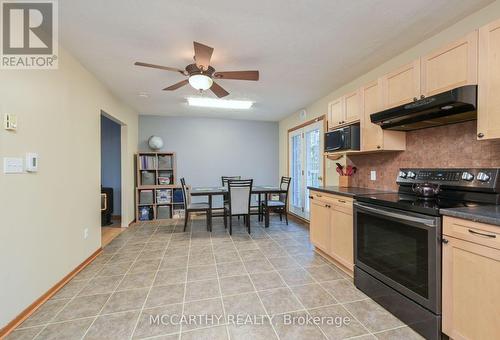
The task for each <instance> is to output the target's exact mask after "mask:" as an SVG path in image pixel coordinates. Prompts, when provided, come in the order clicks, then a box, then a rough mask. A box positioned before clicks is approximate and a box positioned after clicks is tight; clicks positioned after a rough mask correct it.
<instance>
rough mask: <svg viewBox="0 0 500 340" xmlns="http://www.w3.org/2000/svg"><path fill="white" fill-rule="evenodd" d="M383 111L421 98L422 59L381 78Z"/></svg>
mask: <svg viewBox="0 0 500 340" xmlns="http://www.w3.org/2000/svg"><path fill="white" fill-rule="evenodd" d="M379 81H380V86H381V93H382V109H383V110H385V109H390V108H392V107H396V106H399V105H403V104H407V103H410V102H412V101H413V100H414V98H419V97H420V59H418V60H415V61H414V62H412V63H410V64H407V65H405V66H403V67H400V68H399V69H397V70H395V71H392V72H390V73H388V74H386V75H385V76H383V77H381V78H380V80H379Z"/></svg>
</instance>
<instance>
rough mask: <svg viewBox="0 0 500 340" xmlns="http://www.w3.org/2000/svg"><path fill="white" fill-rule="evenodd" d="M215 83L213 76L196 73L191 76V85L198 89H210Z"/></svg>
mask: <svg viewBox="0 0 500 340" xmlns="http://www.w3.org/2000/svg"><path fill="white" fill-rule="evenodd" d="M213 83H214V81H213V80H212V78H210V77H209V76H206V75H204V74H194V75H192V76H191V77H189V85H191V86H192V87H194V88H195V89H197V90H202V91H205V90H208V89H209V88H210V87H212V84H213Z"/></svg>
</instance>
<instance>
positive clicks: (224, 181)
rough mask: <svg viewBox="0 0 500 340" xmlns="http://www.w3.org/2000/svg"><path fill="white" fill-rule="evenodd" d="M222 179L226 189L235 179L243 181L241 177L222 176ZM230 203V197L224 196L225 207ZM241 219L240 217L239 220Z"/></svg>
mask: <svg viewBox="0 0 500 340" xmlns="http://www.w3.org/2000/svg"><path fill="white" fill-rule="evenodd" d="M221 179H222V186H223V187H224V188H227V182H229V181H231V180H233V179H237V180H239V179H241V176H221ZM227 202H228V195H227V194H226V195H224V203H223V205H226V204H227ZM239 219H240V217H239V216H238V220H239Z"/></svg>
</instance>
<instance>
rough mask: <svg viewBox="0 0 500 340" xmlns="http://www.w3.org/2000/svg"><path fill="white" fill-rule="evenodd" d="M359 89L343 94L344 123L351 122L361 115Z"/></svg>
mask: <svg viewBox="0 0 500 340" xmlns="http://www.w3.org/2000/svg"><path fill="white" fill-rule="evenodd" d="M360 99H361V96H360V90H356V91H354V92H352V93H349V94H347V95H345V96H344V123H352V122H354V121H357V120H359V119H360V117H361V102H360Z"/></svg>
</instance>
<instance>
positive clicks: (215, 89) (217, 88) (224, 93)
mask: <svg viewBox="0 0 500 340" xmlns="http://www.w3.org/2000/svg"><path fill="white" fill-rule="evenodd" d="M210 90H211V91H212V92H213V93H215V95H216V96H217V97H219V98H222V97H225V96H227V95H228V94H229V92H227V91H226V90H224V89H223V88H222V87H221V86H220V85H219V84H217V83H216V82H215V81H214V83H213V84H212V86H211V87H210Z"/></svg>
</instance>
